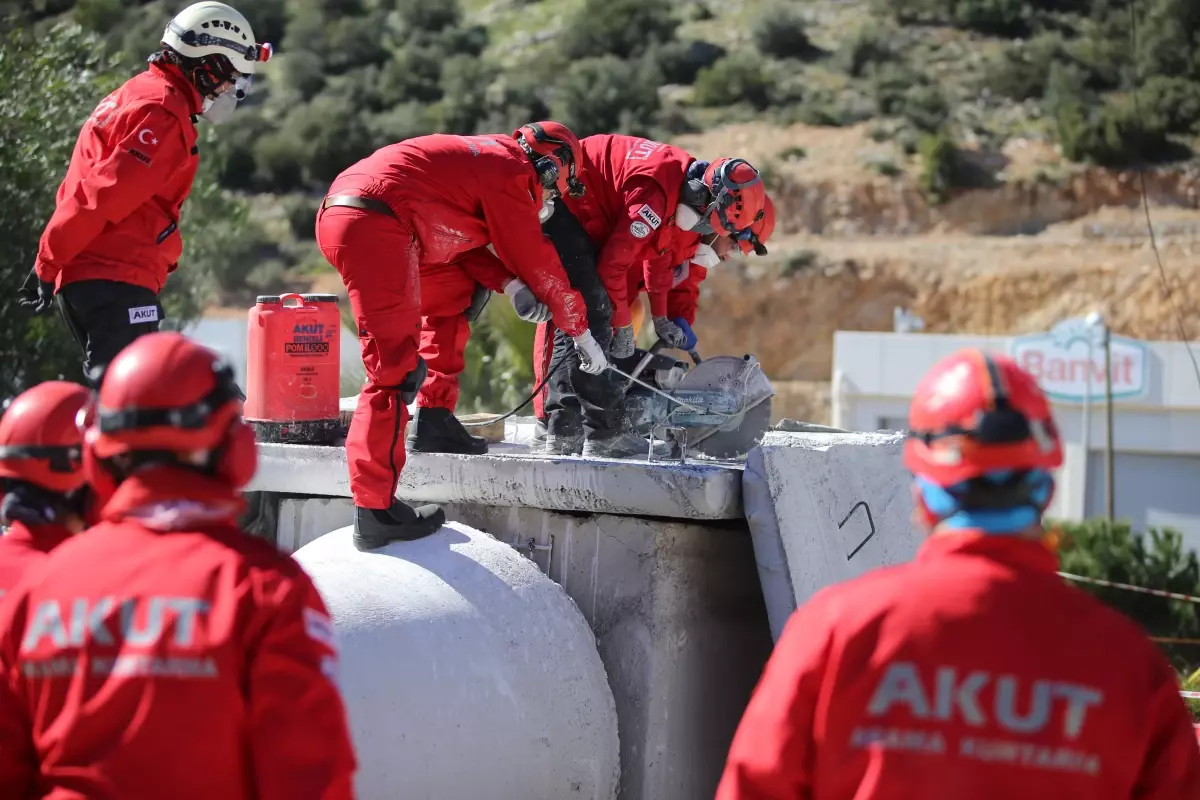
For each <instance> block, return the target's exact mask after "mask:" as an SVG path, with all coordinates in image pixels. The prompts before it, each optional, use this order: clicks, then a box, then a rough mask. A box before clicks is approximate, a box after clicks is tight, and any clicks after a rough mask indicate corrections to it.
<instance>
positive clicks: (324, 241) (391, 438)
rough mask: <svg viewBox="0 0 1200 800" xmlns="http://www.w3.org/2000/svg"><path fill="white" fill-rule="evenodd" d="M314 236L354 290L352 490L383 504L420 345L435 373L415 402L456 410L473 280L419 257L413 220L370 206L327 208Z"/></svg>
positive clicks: (399, 463)
mask: <svg viewBox="0 0 1200 800" xmlns="http://www.w3.org/2000/svg"><path fill="white" fill-rule="evenodd" d="M317 245H318V246H319V247H320V248H321V253H322V254H323V255H324V256H325V259H326V260H327V261H328V262H329V263H330V264H332V265H333V267H334V268H335V269H336V270H337V271H338V274H339V275H341V277H342V282H343V283H344V284H345V285H346V290H347V292H348V293H349V295H350V309H351V311H353V313H354V321H355V323H356V324H357V325H358V337H359V343H360V345H361V347H362V358H363V367H364V368H365V369H366V373H367V380H366V383H365V385H364V386H363V388H362V391H361V392H360V393H359V395H358V406H357V408H355V410H354V417H353V419H352V420H351V422H350V432H349V434H348V435H347V436H346V461H347V464H348V466H349V469H350V494H351V495H352V496H353V498H354V503H355V505H358V506H360V507H362V508H387V507H388V506H389V505H391V502H392V498H393V497H394V496H395V494H396V484H397V483H398V482H399V480H400V471H401V470H402V469H403V468H404V460H405V452H404V438H405V432H406V429H407V427H408V421H409V414H408V409H407V407H406V406H405V405H404V403H403V401H402V400H401V398H400V392H399V390H398V388H397V387H398V386H399V385H400V383H401V382H402V381H403V380H404V378H405V376H406V375H408V373H409V372H411V371H412V370H413V369H414V368H415V367H416V366H417V355H418V353H419V354H420V356H421V357H422V358H424V359H425V365H426V367H427V368H428V370H429V372H428V375H427V376H426V378H425V382H424V383H423V384H422V385H421V388H420V392H419V393H418V395H417V404H418V405H420V406H434V407H438V408H447V409H450V410H451V411H453V410H454V407H455V405H456V404H457V403H458V375H459V373H461V372H462V370H463V352H464V350H465V349H466V346H467V338H468V337H469V335H470V326H469V325H468V323H467V320H466V317H465V316H463V312H464V311H466V309H467V307H468V306H469V305H470V303H471V293H472V291H473V290H474V288H475V281H474V280H473V279H471V278H470V277H468V276H467V274H466V273H465V272H464V271H463V270H462V269H461V268H460V267H458V266H456V265H452V264H448V265H427V266H422V265H421V248H420V244H419V242H418V241H417V238H416V235H415V234H414V233H413V230H412V226H411V225H410V224H409V223H407V222H405V221H401V220H397V219H395V218H393V217H389V216H387V215H385V214H380V213H378V212H374V211H362V210H359V209H356V208H346V207H342V206H334V207H332V208H326V209H322V210H321V211H320V212H319V213H318V214H317Z"/></svg>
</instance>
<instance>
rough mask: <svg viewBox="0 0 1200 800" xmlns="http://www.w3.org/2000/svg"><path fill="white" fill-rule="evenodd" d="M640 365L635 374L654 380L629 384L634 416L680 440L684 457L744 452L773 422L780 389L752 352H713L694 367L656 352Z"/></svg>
mask: <svg viewBox="0 0 1200 800" xmlns="http://www.w3.org/2000/svg"><path fill="white" fill-rule="evenodd" d="M638 367H639V368H638V369H636V370H634V372H633V373H632V376H633V377H635V378H637V379H638V380H640V381H642V382H643V383H645V384H649V385H642V384H639V383H638V382H636V381H635V382H633V383H632V384H631V385H630V387H629V391H628V392H627V394H626V406H625V407H626V409H627V413H628V414H629V417H630V419H629V422H630V423H631V425H632V427H633V428H634V430H636V431H637V432H638V433H640V434H642V435H647V434H650V433H653V434H654V436H655V437H656V438H658V439H662V440H665V441H673V442H676V443H677V444H678V446H679V447H680V448H681V450H682V456H683V457H685V458H686V457H687V455H689V453H699V454H703V455H705V456H707V457H709V458H714V459H721V460H731V459H737V458H741V457H742V456H745V455H746V454H747V453H749V452H750V450H751V449H752V448H753V447H754V446H755V445H757V444H758V443H759V442H760V441H762V438H763V435H764V434H765V433H766V432H767V429H768V428H769V427H770V425H771V398H772V397H773V396H774V395H775V389H774V387H773V386H771V382H770V381H769V380H767V376H766V375H764V374H763V371H762V365H761V364H759V363H758V359H756V358H755V357H754V356H752V355H745V356H714V357H712V358H708V359H705V360H703V361H699V362H698V363H697V364H696V365H695V366H693V367H690V368H689V367H688V366H687V365H686V364H684V363H683V362H681V361H675V360H674V359H672V358H670V357H669V356H666V355H663V354H662V353H652V354H649V355H648V356H647V357H646V358H645V359H643V360H642V362H641V363H640V364H638ZM639 373H640V375H639ZM654 389H657V390H658V391H654Z"/></svg>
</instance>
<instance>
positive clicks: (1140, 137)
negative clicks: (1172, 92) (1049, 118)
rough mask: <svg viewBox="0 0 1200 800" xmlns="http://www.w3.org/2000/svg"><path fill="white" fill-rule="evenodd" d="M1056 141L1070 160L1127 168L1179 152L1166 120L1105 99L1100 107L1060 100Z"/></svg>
mask: <svg viewBox="0 0 1200 800" xmlns="http://www.w3.org/2000/svg"><path fill="white" fill-rule="evenodd" d="M1054 118H1055V122H1056V124H1057V128H1058V140H1059V143H1060V144H1061V145H1062V151H1063V155H1064V156H1066V157H1067V158H1068V159H1070V160H1071V161H1080V162H1082V161H1086V162H1090V163H1093V164H1097V165H1099V166H1102V167H1112V168H1119V167H1128V166H1131V165H1135V164H1139V163H1154V162H1158V161H1166V160H1170V159H1171V158H1174V157H1176V156H1177V155H1178V149H1177V148H1176V147H1173V146H1172V145H1171V142H1170V140H1169V139H1168V138H1167V130H1166V127H1167V126H1166V123H1165V122H1164V121H1163V120H1162V119H1161V118H1160V117H1158V116H1157V115H1155V114H1152V113H1149V112H1148V111H1147V110H1146V109H1142V111H1141V113H1138V112H1137V111H1135V110H1134V108H1133V106H1132V104H1131V103H1114V102H1112V101H1107V102H1105V103H1104V104H1103V105H1101V106H1100V107H1099V108H1088V107H1086V106H1084V105H1083V104H1082V103H1079V102H1063V103H1060V104H1059V105H1058V106H1057V107H1056V108H1055V117H1054Z"/></svg>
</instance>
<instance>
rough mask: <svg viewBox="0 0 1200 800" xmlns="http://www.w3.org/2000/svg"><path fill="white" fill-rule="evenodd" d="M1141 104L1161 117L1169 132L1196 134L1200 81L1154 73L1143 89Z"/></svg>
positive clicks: (1151, 112) (1199, 107) (1198, 117)
mask: <svg viewBox="0 0 1200 800" xmlns="http://www.w3.org/2000/svg"><path fill="white" fill-rule="evenodd" d="M1139 105H1140V106H1141V109H1142V110H1143V111H1145V112H1147V113H1148V114H1150V115H1151V116H1154V117H1157V118H1160V119H1162V120H1163V124H1164V126H1165V127H1166V130H1167V131H1168V132H1169V133H1193V132H1195V131H1196V129H1197V123H1200V83H1197V82H1196V81H1192V80H1188V79H1187V78H1174V77H1168V76H1166V75H1155V76H1154V77H1153V78H1151V79H1150V80H1148V81H1146V83H1145V85H1144V86H1143V87H1142V88H1141V90H1140V92H1139Z"/></svg>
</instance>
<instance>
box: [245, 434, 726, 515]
mask: <svg viewBox="0 0 1200 800" xmlns="http://www.w3.org/2000/svg"><path fill="white" fill-rule="evenodd" d="M502 447H503V445H501V446H499V447H497V448H496V449H497V450H499V449H501V448H502ZM513 447H514V448H515V447H516V446H513ZM741 472H742V471H741V469H739V468H737V467H730V466H725V465H715V464H714V465H707V464H696V463H686V464H678V463H669V462H655V463H649V462H646V461H607V460H599V459H581V458H551V457H542V456H537V455H523V454H522V455H518V454H516V451H515V450H514V452H513V454H511V455H509V454H504V453H503V452H499V453H493V454H489V455H486V456H460V455H451V454H446V453H409V454H408V458H407V461H406V463H405V466H404V470H403V472H402V473H401V476H400V485H399V487H398V489H397V492H396V495H397V497H399V498H401V499H403V500H406V501H409V502H421V503H453V502H471V503H483V504H489V505H498V506H528V507H531V508H542V509H547V510H551V511H577V512H587V513H602V514H618V515H634V516H650V517H667V518H672V519H695V520H706V519H708V520H711V519H740V518H741V517H742V491H741V478H742V475H741ZM249 491H267V492H281V493H285V494H296V495H315V496H326V497H349V496H350V479H349V474H348V472H347V467H346V451H345V448H343V447H320V446H314V445H290V444H260V445H259V466H258V472H257V473H256V475H255V476H254V480H253V481H252V482H251V484H250V486H249Z"/></svg>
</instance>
